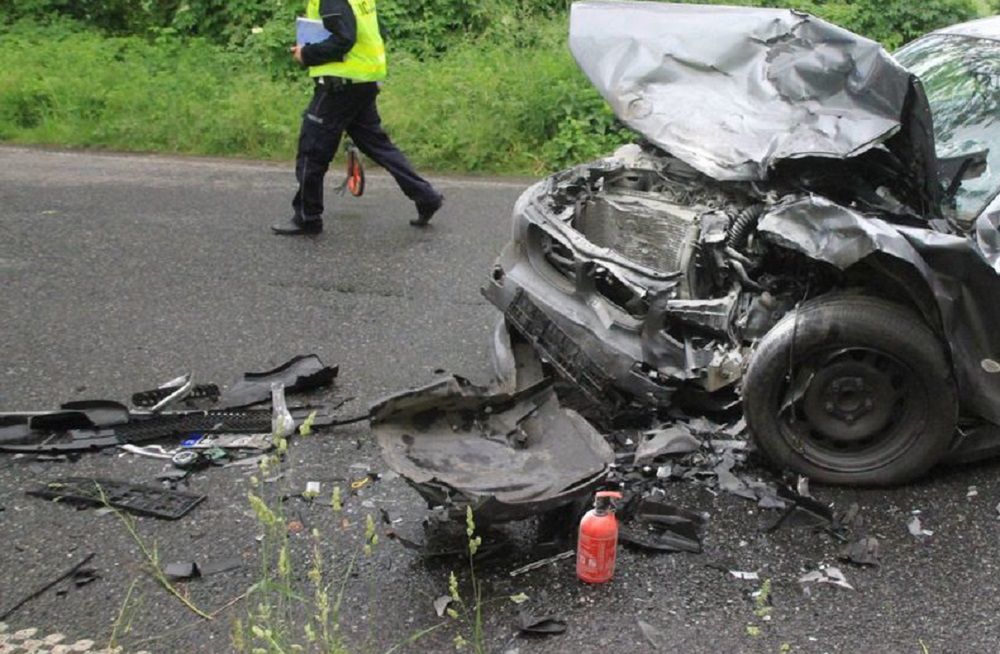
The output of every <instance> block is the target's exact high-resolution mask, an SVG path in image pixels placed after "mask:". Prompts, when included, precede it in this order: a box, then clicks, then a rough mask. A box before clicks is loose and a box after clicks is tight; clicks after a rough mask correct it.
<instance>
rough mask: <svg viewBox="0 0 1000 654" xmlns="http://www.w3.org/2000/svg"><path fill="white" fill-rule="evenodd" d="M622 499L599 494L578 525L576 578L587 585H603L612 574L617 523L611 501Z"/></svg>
mask: <svg viewBox="0 0 1000 654" xmlns="http://www.w3.org/2000/svg"><path fill="white" fill-rule="evenodd" d="M621 498H622V494H621V493H617V492H615V491H601V492H600V493H597V494H596V495H595V496H594V508H593V509H591V510H590V511H587V515H585V516H583V520H581V521H580V536H579V538H578V539H577V541H576V576H577V577H579V578H580V580H581V581H585V582H587V583H588V584H603V583H605V582H607V581H610V580H611V577H612V575H614V574H615V552H616V550H617V549H618V519H617V518H615V512H614V504H613V502H612V500H615V499H618V500H620V499H621Z"/></svg>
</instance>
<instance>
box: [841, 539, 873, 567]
mask: <svg viewBox="0 0 1000 654" xmlns="http://www.w3.org/2000/svg"><path fill="white" fill-rule="evenodd" d="M837 558H839V559H840V560H841V561H846V562H848V563H854V564H856V565H871V566H876V565H878V539H877V538H875V537H874V536H866V537H863V538H859V539H858V540H856V541H854V542H853V543H850V544H848V545H845V546H844V547H843V549H841V550H840V554H839V555H838V557H837Z"/></svg>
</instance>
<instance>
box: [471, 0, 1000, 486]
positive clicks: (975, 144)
mask: <svg viewBox="0 0 1000 654" xmlns="http://www.w3.org/2000/svg"><path fill="white" fill-rule="evenodd" d="M570 46H571V49H572V51H573V54H574V56H575V57H576V59H577V62H578V63H579V65H580V67H581V69H582V70H583V72H584V73H585V74H586V75H587V77H588V78H590V80H591V81H592V82H593V83H594V85H595V86H596V87H597V89H598V90H599V91H600V93H601V94H602V95H603V96H604V98H605V99H606V100H607V101H608V102H609V103H610V105H611V107H612V108H613V109H614V111H615V113H616V114H617V116H618V117H619V119H620V120H621V121H622V122H623V123H624V124H626V125H627V126H629V127H630V128H632V129H633V130H635V131H636V132H638V133H639V134H640V135H641V136H642V137H643V138H642V140H641V141H640V142H639V143H637V144H634V145H629V146H625V147H623V148H621V149H620V150H619V151H617V152H616V153H614V155H613V156H610V157H608V158H605V159H602V160H599V161H596V162H593V163H589V164H585V165H581V166H577V167H575V168H572V169H570V170H567V171H564V172H560V173H558V174H555V175H553V176H551V177H550V178H548V179H545V180H543V181H541V182H539V183H537V184H535V185H534V186H532V187H531V188H529V189H528V190H527V191H526V192H525V193H524V194H523V195H522V197H521V198H520V199H519V201H518V202H517V204H516V207H515V209H514V216H513V221H514V234H513V239H512V241H511V242H510V243H509V244H508V245H507V246H506V248H505V249H504V251H503V252H502V254H501V255H500V257H499V259H498V261H497V263H496V265H495V267H494V269H493V272H492V277H491V280H490V282H489V283H488V284H487V285H486V287H485V288H484V294H485V295H486V297H487V298H488V299H489V300H490V301H491V302H492V303H493V304H495V305H496V306H497V307H498V308H499V309H500V310H501V311H502V312H503V315H504V320H503V321H502V323H501V325H500V326H499V328H498V331H497V334H496V347H495V349H496V361H497V366H498V373H499V374H500V376H501V378H505V377H508V378H509V377H510V376H511V375H512V374H513V370H514V366H515V365H516V363H517V362H516V358H515V357H514V354H513V352H514V349H515V348H516V345H517V344H518V343H529V344H530V345H532V346H533V348H534V350H535V351H536V352H537V353H538V355H540V357H541V358H542V360H543V361H544V362H545V363H546V366H547V367H548V368H549V369H551V370H552V371H554V372H556V373H558V375H559V377H560V378H562V379H563V380H565V381H568V382H570V385H571V386H572V388H573V392H574V393H575V394H576V395H577V396H579V397H582V398H583V399H584V400H585V401H586V403H587V404H589V405H590V406H592V407H601V408H602V410H603V411H604V413H605V414H606V415H612V416H614V415H622V414H627V413H629V412H633V413H634V412H636V411H638V412H645V413H646V414H650V415H656V414H661V415H667V410H668V409H670V408H672V407H673V408H680V409H683V410H685V411H687V410H700V411H702V410H721V409H726V408H732V407H735V406H737V405H738V404H739V403H742V408H743V411H744V414H745V417H746V421H747V424H748V426H749V428H750V431H751V433H752V434H753V436H754V440H755V442H756V444H757V446H758V448H759V449H760V450H761V451H762V452H763V453H764V454H765V455H766V456H767V457H768V458H769V459H770V460H771V461H772V462H773V463H774V464H775V465H776V466H777V467H779V468H782V469H790V470H794V471H797V472H800V473H802V474H805V475H808V476H810V477H812V478H814V479H816V480H819V481H822V482H827V483H840V484H864V485H886V484H897V483H901V482H904V481H907V480H910V479H913V478H914V477H916V476H918V475H921V474H923V473H924V472H926V471H927V470H928V469H929V468H930V467H931V466H933V465H934V464H935V463H938V462H939V461H941V460H942V459H944V458H946V457H950V458H952V459H956V460H957V459H963V458H965V459H967V458H972V457H975V456H981V455H983V454H984V453H986V452H987V451H990V450H992V449H995V446H996V443H997V439H996V433H997V432H998V429H997V425H1000V330H998V329H996V327H995V325H1000V302H998V301H997V299H996V298H997V297H998V295H1000V277H998V271H1000V234H998V231H997V228H998V224H1000V200H997V199H996V197H997V191H998V187H1000V160H998V157H1000V126H998V125H997V124H996V121H997V119H998V117H1000V18H995V19H985V20H982V21H976V22H973V23H968V24H964V25H959V26H956V27H953V28H949V29H945V30H942V31H940V32H935V33H933V34H930V35H928V36H926V37H924V38H922V39H919V40H917V41H915V42H913V43H912V44H910V45H908V46H907V47H905V48H904V49H903V50H902V51H900V52H899V53H897V55H896V57H895V58H894V57H893V56H891V55H889V54H888V53H886V52H885V51H884V50H883V49H882V48H881V47H880V46H879V45H878V44H877V43H875V42H873V41H870V40H867V39H865V38H862V37H860V36H858V35H856V34H853V33H851V32H848V31H846V30H843V29H840V28H838V27H835V26H833V25H830V24H828V23H825V22H823V21H821V20H819V19H816V18H814V17H811V16H808V15H806V14H802V13H799V12H796V11H790V10H781V9H759V8H743V7H721V6H712V7H708V6H693V5H676V4H661V3H652V2H648V3H647V2H578V3H575V4H574V5H573V9H572V16H571V28H570Z"/></svg>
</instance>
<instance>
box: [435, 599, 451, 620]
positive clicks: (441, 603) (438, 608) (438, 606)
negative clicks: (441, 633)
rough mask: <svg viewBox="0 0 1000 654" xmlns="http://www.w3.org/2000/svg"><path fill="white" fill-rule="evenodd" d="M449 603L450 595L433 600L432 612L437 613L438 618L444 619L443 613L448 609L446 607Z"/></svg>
mask: <svg viewBox="0 0 1000 654" xmlns="http://www.w3.org/2000/svg"><path fill="white" fill-rule="evenodd" d="M451 602H452V597H451V595H442V596H440V597H438V598H437V599H435V600H434V612H435V613H437V617H439V618H443V617H444V612H445V610H446V609H447V608H448V605H449V604H451Z"/></svg>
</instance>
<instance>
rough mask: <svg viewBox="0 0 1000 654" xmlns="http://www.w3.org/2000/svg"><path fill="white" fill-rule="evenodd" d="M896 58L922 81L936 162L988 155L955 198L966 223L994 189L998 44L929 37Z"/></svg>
mask: <svg viewBox="0 0 1000 654" xmlns="http://www.w3.org/2000/svg"><path fill="white" fill-rule="evenodd" d="M896 58H897V59H898V61H899V62H900V63H901V64H903V65H904V66H906V67H907V68H908V69H909V70H911V71H912V72H914V73H916V74H917V76H919V77H920V79H921V81H922V82H923V85H924V90H925V91H926V92H927V99H928V100H929V101H930V105H931V113H932V114H933V115H934V138H935V140H936V142H937V154H938V157H954V156H958V155H963V154H971V153H974V152H976V151H982V150H988V151H989V154H988V156H987V168H986V171H985V172H984V173H983V174H982V175H981V176H980V177H978V178H976V179H969V180H965V181H964V182H962V186H961V187H960V188H959V190H958V194H957V196H956V201H957V205H958V216H957V217H958V219H959V220H962V221H972V220H973V219H975V217H976V216H978V215H979V213H980V212H981V211H982V210H983V209H985V208H986V205H988V204H989V203H990V201H991V200H992V199H993V198H994V197H995V196H996V194H997V191H998V190H1000V43H998V42H996V41H993V40H989V39H978V38H970V37H964V36H949V35H931V36H928V37H925V38H923V39H920V40H919V41H915V42H914V43H911V44H910V45H908V46H906V47H905V48H903V49H902V50H900V51H899V52H898V53H896Z"/></svg>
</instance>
